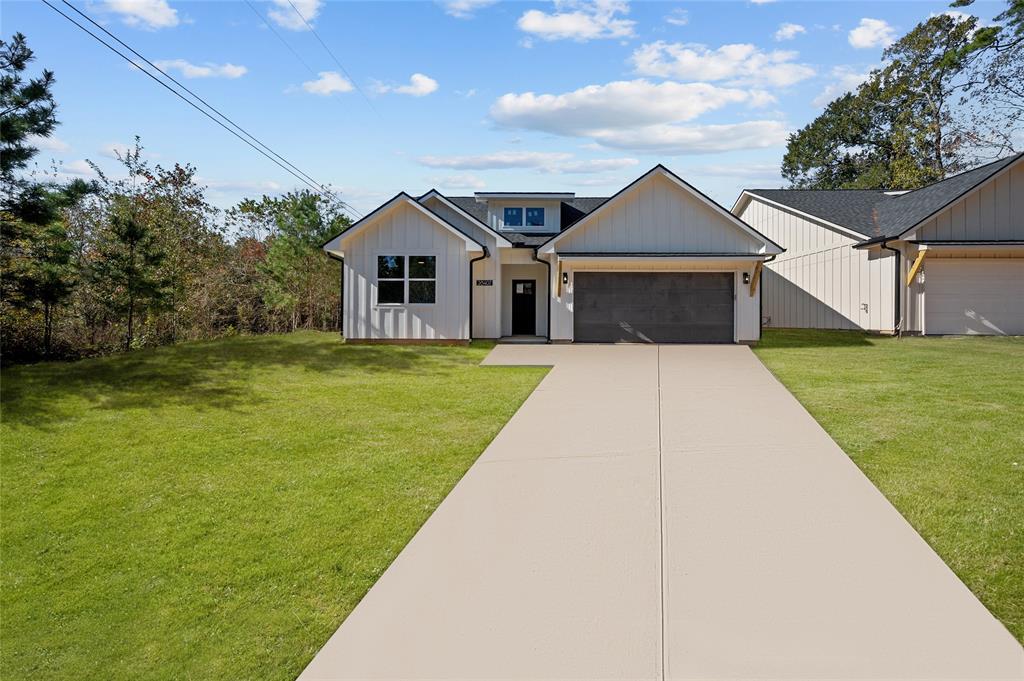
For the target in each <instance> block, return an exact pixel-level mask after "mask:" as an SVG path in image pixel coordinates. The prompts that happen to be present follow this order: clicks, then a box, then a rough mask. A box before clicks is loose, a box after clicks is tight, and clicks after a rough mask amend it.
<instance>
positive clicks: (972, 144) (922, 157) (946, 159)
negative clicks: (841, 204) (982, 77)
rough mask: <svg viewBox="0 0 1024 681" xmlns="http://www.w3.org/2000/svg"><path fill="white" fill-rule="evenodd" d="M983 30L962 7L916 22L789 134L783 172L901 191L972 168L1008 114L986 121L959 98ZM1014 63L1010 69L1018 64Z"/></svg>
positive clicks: (796, 180) (794, 177)
mask: <svg viewBox="0 0 1024 681" xmlns="http://www.w3.org/2000/svg"><path fill="white" fill-rule="evenodd" d="M1012 2H1013V6H1014V7H1016V6H1018V5H1020V4H1021V0H1012ZM984 35H991V32H989V31H987V29H986V28H983V27H979V24H978V19H977V18H976V17H973V16H967V15H963V14H962V13H947V14H941V15H937V16H933V17H931V18H929V19H928V20H926V21H924V22H922V23H920V24H918V25H917V26H916V27H914V29H913V30H911V31H910V32H909V33H908V34H907V35H905V36H903V37H902V38H901V39H900V40H899V41H897V42H896V43H894V44H893V45H891V46H890V47H888V48H887V49H886V50H885V52H884V55H883V57H884V60H885V62H886V65H885V66H883V67H882V68H879V69H876V70H875V71H873V72H872V73H871V75H870V76H869V78H868V79H867V81H866V82H865V83H863V84H862V85H861V86H860V87H859V88H858V89H857V91H856V92H855V93H852V94H848V95H844V96H843V97H840V98H839V99H837V100H835V101H833V102H831V103H830V104H829V105H828V106H827V107H826V109H825V111H824V112H823V113H822V114H821V115H820V116H818V117H817V118H816V119H815V120H814V121H812V122H811V123H810V124H809V125H807V126H806V127H804V128H803V129H801V130H799V131H797V132H796V133H793V134H792V135H790V137H789V142H788V145H787V149H786V155H785V157H784V158H783V163H782V174H783V177H785V178H786V179H788V180H789V182H790V183H791V185H792V186H794V187H801V188H818V189H840V188H864V189H902V188H916V187H920V186H923V185H925V184H929V183H931V182H934V181H936V180H941V179H943V178H945V177H946V176H948V175H949V174H952V173H955V172H959V171H960V170H963V169H964V168H966V167H968V166H969V165H970V164H971V163H972V162H973V161H974V160H975V157H976V155H977V150H978V149H979V148H980V147H981V146H984V145H986V144H989V143H990V142H989V140H990V139H991V138H992V135H991V134H990V132H989V131H986V130H985V128H992V129H995V128H1000V127H1001V128H1002V129H1003V130H1005V129H1006V125H1005V123H1006V121H1005V120H1004V121H1002V124H1001V125H991V124H986V123H985V121H984V119H983V118H982V117H979V116H977V115H975V112H971V111H969V110H967V109H965V107H964V106H963V105H962V104H963V100H962V99H961V96H962V94H963V93H964V92H966V90H967V88H968V83H969V82H970V81H969V80H968V78H967V74H968V72H969V70H970V68H971V66H972V64H973V63H974V60H975V59H976V56H975V53H977V52H978V50H981V49H984V48H983V47H979V46H978V44H977V43H978V40H979V36H984ZM986 44H988V43H986ZM1018 61H1019V60H1017V61H1014V63H1013V65H1012V67H1011V66H1007V67H1006V68H1008V69H1012V68H1016V69H1020V68H1021V67H1020V65H1019V63H1018ZM1001 82H1002V81H1001ZM993 116H995V114H993ZM994 122H995V121H994V120H993V121H990V122H989V123H994Z"/></svg>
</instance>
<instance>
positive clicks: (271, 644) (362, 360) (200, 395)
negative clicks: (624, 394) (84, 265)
mask: <svg viewBox="0 0 1024 681" xmlns="http://www.w3.org/2000/svg"><path fill="white" fill-rule="evenodd" d="M487 349H488V346H486V345H483V346H478V345H476V344H474V346H473V347H469V348H440V347H416V348H411V347H395V346H346V345H343V344H342V343H340V342H339V340H338V339H337V337H336V336H335V335H333V334H323V333H296V334H292V335H287V336H264V337H247V338H233V339H226V340H220V341H213V342H203V343H189V344H183V345H180V346H176V347H168V348H161V349H158V350H150V351H140V352H135V353H131V354H129V355H121V356H114V357H108V358H104V359H97V360H87V361H82V362H78V363H74V364H41V365H36V366H26V367H14V368H11V369H7V370H4V372H3V375H2V406H3V412H2V416H3V421H2V426H0V428H2V430H0V444H2V452H0V455H2V458H0V466H2V478H0V503H2V513H3V523H2V530H0V532H2V534H0V548H2V551H0V553H2V573H0V574H2V593H0V607H2V610H3V622H2V633H0V636H2V643H0V676H2V677H3V678H5V679H18V678H32V679H37V678H104V679H138V678H201V679H213V678H229V679H240V678H260V679H273V678H280V679H291V678H294V677H295V676H296V675H297V674H298V673H299V671H301V669H302V668H303V666H304V665H305V664H306V663H307V662H308V661H309V660H310V659H311V658H312V656H313V655H314V653H315V652H316V651H317V650H318V648H319V647H320V646H321V645H322V644H323V643H324V642H325V641H326V640H327V638H328V637H329V636H330V634H331V633H332V632H333V631H334V629H335V628H336V627H337V626H338V624H339V623H340V622H341V621H342V619H343V618H344V617H345V616H346V614H348V612H349V611H350V610H351V609H352V608H353V607H354V606H355V604H356V603H357V602H358V601H359V599H360V598H361V597H362V596H363V594H364V593H365V592H366V590H367V589H368V588H369V587H370V586H371V585H372V584H373V583H374V581H375V580H376V579H377V577H378V576H379V575H380V574H381V573H382V572H383V571H384V569H385V568H386V567H387V566H388V564H389V563H390V562H391V561H392V559H393V558H394V557H395V556H396V555H397V554H398V552H399V551H400V550H401V549H402V547H403V546H404V545H405V544H406V543H407V541H408V540H409V539H410V538H411V536H412V535H413V534H414V533H415V532H416V530H417V529H418V528H419V527H420V525H421V524H422V523H423V522H424V520H426V518H427V517H428V516H429V514H430V513H431V511H432V510H433V509H434V508H435V507H436V506H437V505H438V503H439V502H440V501H441V500H442V499H443V498H444V496H445V495H446V494H447V492H448V491H449V490H450V489H451V487H452V486H453V485H454V484H455V482H456V481H457V480H458V479H459V478H460V477H461V476H462V475H463V473H464V472H465V471H466V469H467V468H468V467H469V466H470V465H471V464H472V462H473V461H474V460H475V459H476V457H477V456H478V455H479V454H480V452H481V451H483V449H484V448H485V447H486V445H487V443H488V442H489V441H490V440H491V439H492V438H493V437H494V435H495V434H496V433H497V432H498V430H499V429H500V428H501V427H502V425H504V423H505V422H506V421H507V420H508V419H509V418H510V417H511V416H512V414H513V413H514V412H515V410H516V409H517V408H518V406H519V405H520V404H521V403H522V401H523V400H524V399H525V398H526V397H527V396H528V395H529V393H530V392H531V391H532V390H533V388H534V387H535V386H536V384H537V383H538V382H539V381H540V379H541V378H542V376H543V375H544V373H545V370H544V369H538V368H529V367H520V368H513V367H500V368H498V367H494V368H491V367H479V366H477V365H478V363H479V362H480V360H481V359H483V357H484V355H485V354H486V352H487Z"/></svg>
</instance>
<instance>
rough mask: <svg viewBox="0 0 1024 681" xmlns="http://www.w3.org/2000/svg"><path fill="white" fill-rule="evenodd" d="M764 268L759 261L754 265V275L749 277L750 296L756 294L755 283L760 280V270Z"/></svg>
mask: <svg viewBox="0 0 1024 681" xmlns="http://www.w3.org/2000/svg"><path fill="white" fill-rule="evenodd" d="M762 267H764V263H763V262H761V261H760V260H758V261H757V264H756V265H754V274H753V276H751V277H750V295H751V296H753V295H754V293H756V292H757V282H759V281H760V280H761V268H762Z"/></svg>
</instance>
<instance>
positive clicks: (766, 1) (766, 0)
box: [750, 0, 775, 5]
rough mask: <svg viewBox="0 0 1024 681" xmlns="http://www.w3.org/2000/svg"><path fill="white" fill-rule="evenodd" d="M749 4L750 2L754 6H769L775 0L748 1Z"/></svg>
mask: <svg viewBox="0 0 1024 681" xmlns="http://www.w3.org/2000/svg"><path fill="white" fill-rule="evenodd" d="M750 2H752V3H753V4H755V5H769V4H771V3H773V2H775V0H750Z"/></svg>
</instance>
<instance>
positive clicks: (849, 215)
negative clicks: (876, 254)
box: [747, 189, 897, 237]
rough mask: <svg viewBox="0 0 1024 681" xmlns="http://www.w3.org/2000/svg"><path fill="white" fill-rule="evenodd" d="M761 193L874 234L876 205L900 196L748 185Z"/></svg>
mask: <svg viewBox="0 0 1024 681" xmlns="http://www.w3.org/2000/svg"><path fill="white" fill-rule="evenodd" d="M747 191H748V192H750V193H751V194H755V195H757V196H760V197H763V198H766V199H768V200H769V201H774V202H775V203H781V204H782V205H784V206H789V207H790V208H794V209H796V210H798V211H800V212H801V213H807V214H808V215H813V216H815V217H817V218H821V219H822V220H828V221H829V222H831V223H833V224H836V225H839V226H840V227H846V228H847V229H852V230H853V231H855V232H857V233H858V234H863V235H864V236H865V237H870V236H873V235H874V234H875V233H876V230H875V209H876V208H877V206H878V204H879V203H884V202H887V201H891V200H892V199H895V198H897V197H895V196H887V195H886V194H885V192H884V191H882V190H881V189H748V190H747Z"/></svg>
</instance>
